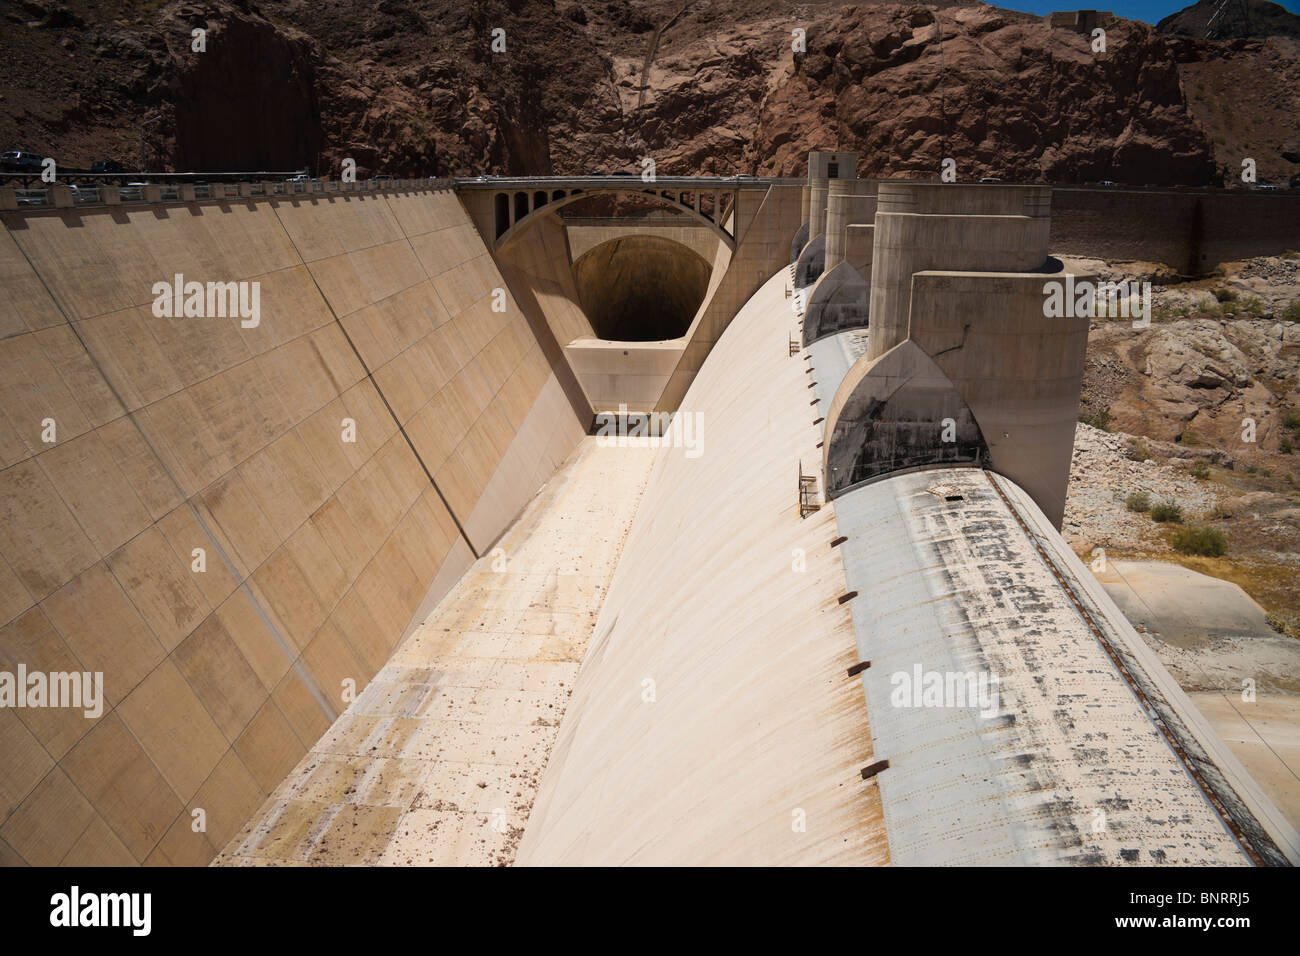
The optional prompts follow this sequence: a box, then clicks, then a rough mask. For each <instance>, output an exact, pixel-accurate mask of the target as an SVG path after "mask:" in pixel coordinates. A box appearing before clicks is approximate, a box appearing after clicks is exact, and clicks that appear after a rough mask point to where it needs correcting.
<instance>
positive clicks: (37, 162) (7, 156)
mask: <svg viewBox="0 0 1300 956" xmlns="http://www.w3.org/2000/svg"><path fill="white" fill-rule="evenodd" d="M44 162H45V157H44V156H42V155H40V154H39V153H33V152H29V151H28V150H25V149H10V150H6V151H5V152H3V153H0V165H3V166H10V167H17V168H18V169H31V170H39V169H40V168H41V164H42V163H44Z"/></svg>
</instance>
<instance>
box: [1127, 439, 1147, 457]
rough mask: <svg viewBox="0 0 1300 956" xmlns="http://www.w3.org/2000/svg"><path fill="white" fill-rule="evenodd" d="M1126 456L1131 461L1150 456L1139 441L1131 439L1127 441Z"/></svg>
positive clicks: (1145, 447)
mask: <svg viewBox="0 0 1300 956" xmlns="http://www.w3.org/2000/svg"><path fill="white" fill-rule="evenodd" d="M1128 457H1129V459H1130V460H1131V461H1146V460H1147V459H1148V458H1150V457H1151V452H1150V451H1148V450H1147V446H1146V445H1144V444H1143V443H1142V442H1141V441H1131V442H1129V443H1128Z"/></svg>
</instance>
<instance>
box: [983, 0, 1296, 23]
mask: <svg viewBox="0 0 1300 956" xmlns="http://www.w3.org/2000/svg"><path fill="white" fill-rule="evenodd" d="M990 2H991V3H992V4H993V5H994V6H995V7H1005V8H1006V9H1008V10H1024V11H1025V12H1027V13H1051V12H1052V11H1053V10H1076V9H1088V8H1089V7H1091V8H1092V9H1095V10H1109V11H1110V12H1111V13H1113V14H1115V15H1116V16H1119V17H1125V18H1127V19H1129V20H1143V21H1145V22H1147V23H1150V24H1153V25H1154V24H1155V23H1156V22H1157V21H1159V20H1162V19H1164V18H1165V17H1167V16H1169V14H1171V13H1177V12H1178V11H1179V10H1181V9H1183V8H1184V7H1189V6H1191V5H1192V4H1193V3H1195V2H1196V0H1114V2H1112V3H1107V2H1105V0H1090V3H1088V4H1083V3H1078V2H1077V0H1076V2H1075V3H1070V2H1068V0H1066V2H1062V0H1055V2H1050V0H1048V2H1040V0H990ZM1273 2H1274V3H1279V4H1280V6H1283V7H1285V8H1286V9H1287V10H1290V11H1291V12H1292V13H1297V12H1300V4H1298V3H1297V0H1273Z"/></svg>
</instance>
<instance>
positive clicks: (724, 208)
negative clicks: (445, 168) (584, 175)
mask: <svg viewBox="0 0 1300 956" xmlns="http://www.w3.org/2000/svg"><path fill="white" fill-rule="evenodd" d="M704 192H705V193H711V194H712V195H713V197H714V201H713V208H714V217H716V219H715V218H714V217H710V216H709V215H707V214H705V213H704V212H702V211H701V210H700V196H701V192H700V191H699V190H691V189H675V190H663V189H655V188H654V187H651V186H635V185H632V184H628V185H610V186H598V187H596V188H593V189H577V188H575V189H556V190H554V191H553V192H552V193H551V196H550V199H549V200H548V199H547V197H546V193H545V192H542V191H538V192H535V193H532V194H530V193H527V192H516V193H514V194H513V196H514V198H513V201H511V200H510V199H506V201H505V202H503V201H502V197H503V196H506V197H508V196H510V193H507V192H500V193H497V194H496V195H495V196H494V198H493V210H494V217H495V226H496V228H495V229H494V230H493V231H494V233H495V236H496V248H498V249H500V248H502V247H504V246H506V245H508V244H510V243H511V242H513V241H514V240H515V239H516V238H518V237H519V236H520V235H521V234H522V233H523V232H524V231H525V230H527V229H528V228H529V227H530V226H532V225H533V224H534V223H536V222H537V221H538V220H539V219H540V218H542V217H543V216H549V215H550V214H551V213H555V212H558V211H559V210H561V209H563V208H564V207H565V206H568V205H570V204H572V203H575V202H577V201H578V200H580V199H587V198H589V197H591V196H597V195H619V194H621V195H625V196H638V197H642V198H648V199H650V200H652V201H653V202H655V203H656V204H657V205H660V206H662V207H665V208H669V209H675V210H677V211H678V212H681V213H684V214H685V215H686V216H688V217H690V218H691V219H693V220H694V221H695V222H697V223H698V224H700V225H702V226H707V227H708V228H709V229H711V230H712V231H713V232H714V233H715V234H716V235H717V236H718V238H719V239H721V240H722V241H723V242H724V243H726V244H727V248H729V249H733V250H734V249H735V248H736V237H735V236H734V235H733V234H732V233H730V232H728V231H727V229H726V227H725V226H723V225H722V223H723V222H725V221H726V218H727V214H728V213H729V212H730V211H731V209H732V208H733V207H734V206H735V202H736V193H735V191H734V190H704ZM688 193H689V194H692V195H693V196H694V202H693V203H685V202H683V201H682V197H683V196H684V195H686V194H688ZM512 213H513V215H512Z"/></svg>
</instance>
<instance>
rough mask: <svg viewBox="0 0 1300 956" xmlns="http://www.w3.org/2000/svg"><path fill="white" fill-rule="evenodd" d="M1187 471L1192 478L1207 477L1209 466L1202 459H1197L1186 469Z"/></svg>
mask: <svg viewBox="0 0 1300 956" xmlns="http://www.w3.org/2000/svg"><path fill="white" fill-rule="evenodd" d="M1187 473H1188V474H1189V475H1191V476H1192V477H1193V478H1209V477H1210V466H1209V465H1207V464H1206V463H1205V462H1203V461H1198V462H1196V463H1194V464H1193V465H1192V467H1190V468H1188V469H1187Z"/></svg>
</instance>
